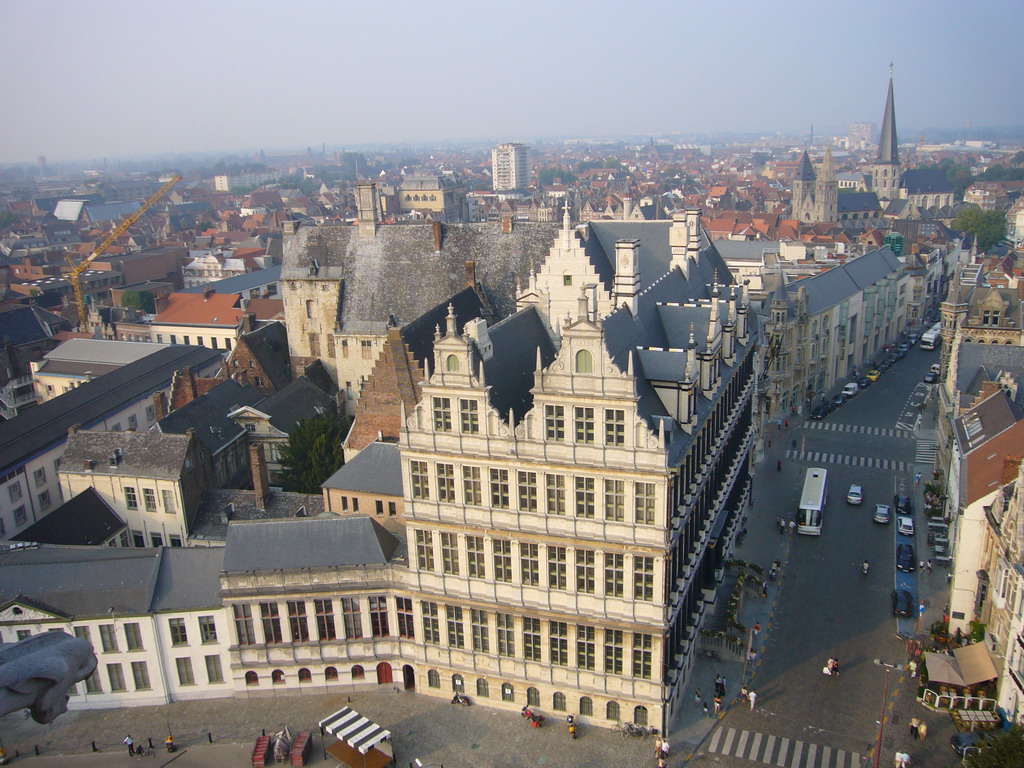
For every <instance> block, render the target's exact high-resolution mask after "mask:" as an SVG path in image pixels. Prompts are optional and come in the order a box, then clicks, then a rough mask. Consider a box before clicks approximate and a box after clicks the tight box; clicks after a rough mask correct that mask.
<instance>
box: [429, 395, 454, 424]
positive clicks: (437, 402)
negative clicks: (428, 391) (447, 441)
mask: <svg viewBox="0 0 1024 768" xmlns="http://www.w3.org/2000/svg"><path fill="white" fill-rule="evenodd" d="M433 402H434V430H435V431H437V432H451V431H452V401H451V398H450V397H435V398H433Z"/></svg>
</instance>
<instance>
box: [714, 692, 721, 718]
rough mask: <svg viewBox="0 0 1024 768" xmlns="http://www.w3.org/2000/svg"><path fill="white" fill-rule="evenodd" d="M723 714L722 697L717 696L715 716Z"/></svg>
mask: <svg viewBox="0 0 1024 768" xmlns="http://www.w3.org/2000/svg"><path fill="white" fill-rule="evenodd" d="M721 712H722V697H721V696H715V714H716V715H717V714H720V713H721Z"/></svg>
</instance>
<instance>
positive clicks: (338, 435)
mask: <svg viewBox="0 0 1024 768" xmlns="http://www.w3.org/2000/svg"><path fill="white" fill-rule="evenodd" d="M348 426H349V419H348V418H347V417H340V416H338V415H337V414H334V413H325V414H324V415H322V416H317V417H316V418H312V419H305V420H304V421H300V422H299V425H298V426H297V427H296V428H295V431H294V432H292V433H291V434H290V435H289V436H288V443H287V444H286V445H285V446H284V448H283V449H282V450H281V455H280V461H281V482H282V484H283V485H284V488H285V490H286V491H295V492H297V493H320V486H321V485H322V484H323V482H324V480H326V479H327V478H328V477H330V476H331V475H333V474H334V473H335V472H337V471H338V469H339V468H340V467H341V466H342V465H343V464H344V463H345V453H344V451H343V450H342V447H341V441H342V440H343V439H344V438H345V434H346V433H347V432H348Z"/></svg>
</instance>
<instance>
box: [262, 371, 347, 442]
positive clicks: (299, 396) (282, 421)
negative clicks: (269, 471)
mask: <svg viewBox="0 0 1024 768" xmlns="http://www.w3.org/2000/svg"><path fill="white" fill-rule="evenodd" d="M254 407H255V408H256V409H257V410H258V411H261V412H262V413H265V414H267V416H269V417H270V423H271V425H272V426H273V427H274V428H275V429H279V430H281V431H282V432H284V433H285V434H291V433H292V432H293V431H294V430H295V428H296V427H297V426H298V425H299V422H300V421H304V420H305V419H314V418H316V417H317V416H320V415H322V414H323V413H325V412H327V411H332V410H334V398H332V397H331V396H330V395H328V394H327V393H325V392H324V391H323V390H322V389H320V387H318V386H317V385H316V384H314V383H313V382H312V381H310V380H309V379H308V378H306V377H305V376H300V377H299V378H297V379H295V381H293V382H291V383H290V384H288V385H287V386H286V387H285V388H284V389H282V390H280V391H279V392H275V393H274V394H272V395H271V396H270V397H268V398H267V399H266V400H263V401H262V402H260V403H256V404H254Z"/></svg>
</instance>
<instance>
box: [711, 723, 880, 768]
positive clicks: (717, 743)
mask: <svg viewBox="0 0 1024 768" xmlns="http://www.w3.org/2000/svg"><path fill="white" fill-rule="evenodd" d="M707 750H708V752H711V753H713V754H717V755H731V756H732V757H739V758H744V759H746V760H754V761H756V762H759V763H764V764H765V765H772V766H776V767H777V768H860V763H861V754H860V753H859V752H847V751H846V750H843V749H835V750H834V749H832V747H826V746H823V745H819V744H814V743H812V742H809V741H797V740H795V739H788V738H785V737H781V738H780V737H776V736H773V735H771V734H762V733H758V732H757V731H745V730H739V729H737V728H717V729H715V732H714V733H713V734H712V735H711V740H710V741H709V742H708V747H707Z"/></svg>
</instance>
